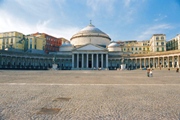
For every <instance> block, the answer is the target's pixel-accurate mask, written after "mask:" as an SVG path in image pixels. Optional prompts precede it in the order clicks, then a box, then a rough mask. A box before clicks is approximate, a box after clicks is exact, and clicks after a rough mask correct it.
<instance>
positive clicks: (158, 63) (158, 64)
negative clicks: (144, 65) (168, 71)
mask: <svg viewBox="0 0 180 120" xmlns="http://www.w3.org/2000/svg"><path fill="white" fill-rule="evenodd" d="M159 60H160V58H159V57H158V66H159V67H160V64H159Z"/></svg>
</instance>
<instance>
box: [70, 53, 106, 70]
mask: <svg viewBox="0 0 180 120" xmlns="http://www.w3.org/2000/svg"><path fill="white" fill-rule="evenodd" d="M72 68H73V69H98V68H101V69H103V68H108V54H107V53H74V54H72Z"/></svg>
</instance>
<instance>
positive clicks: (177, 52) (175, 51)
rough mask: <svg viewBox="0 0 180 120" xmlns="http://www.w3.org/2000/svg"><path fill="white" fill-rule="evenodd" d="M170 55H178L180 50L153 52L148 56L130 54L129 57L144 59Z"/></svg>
mask: <svg viewBox="0 0 180 120" xmlns="http://www.w3.org/2000/svg"><path fill="white" fill-rule="evenodd" d="M170 54H180V50H173V51H164V52H154V53H148V54H131V55H130V56H131V57H146V56H160V55H170Z"/></svg>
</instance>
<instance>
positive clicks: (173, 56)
mask: <svg viewBox="0 0 180 120" xmlns="http://www.w3.org/2000/svg"><path fill="white" fill-rule="evenodd" d="M172 68H174V56H172Z"/></svg>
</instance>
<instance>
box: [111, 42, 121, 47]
mask: <svg viewBox="0 0 180 120" xmlns="http://www.w3.org/2000/svg"><path fill="white" fill-rule="evenodd" d="M119 46H120V45H119V44H117V43H115V42H113V43H111V44H109V45H108V47H119Z"/></svg>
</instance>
